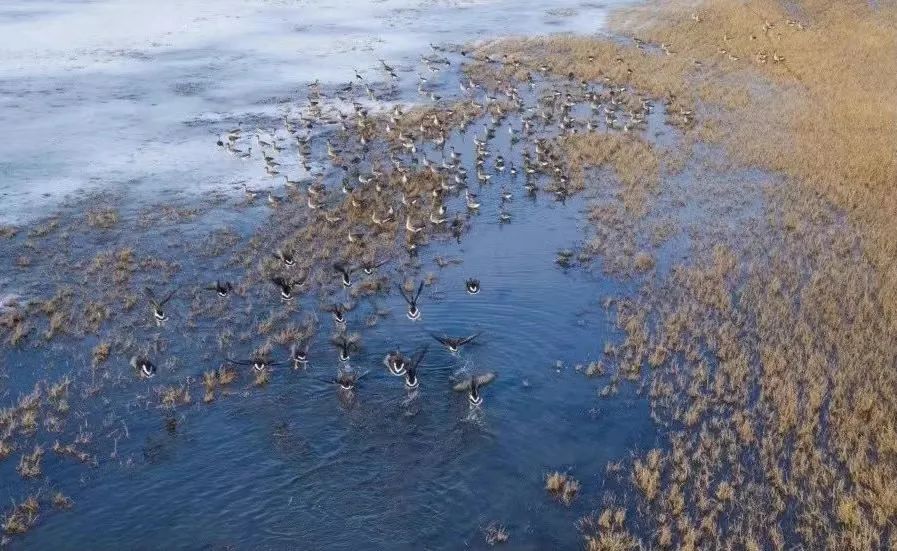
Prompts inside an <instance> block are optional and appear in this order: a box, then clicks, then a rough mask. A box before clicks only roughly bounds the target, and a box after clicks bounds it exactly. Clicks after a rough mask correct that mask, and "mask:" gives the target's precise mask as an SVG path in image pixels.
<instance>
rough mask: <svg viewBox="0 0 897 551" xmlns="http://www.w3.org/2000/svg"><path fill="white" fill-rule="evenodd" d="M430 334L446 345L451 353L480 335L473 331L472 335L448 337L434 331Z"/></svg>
mask: <svg viewBox="0 0 897 551" xmlns="http://www.w3.org/2000/svg"><path fill="white" fill-rule="evenodd" d="M430 336H431V337H433V338H434V339H436V340H437V341H438V342H439V344H441V345H442V346H444V347H446V348H447V349H448V351H449V352H451V353H452V354H456V353H457V352H458V351H460V350H461V347H462V346H464V345H465V344H468V343H470V342H473V340H474V339H476V338H477V337H478V336H480V334H479V333H474V334H473V335H470V336H468V337H448V336H442V337H440V336H439V335H437V334H435V333H431V334H430Z"/></svg>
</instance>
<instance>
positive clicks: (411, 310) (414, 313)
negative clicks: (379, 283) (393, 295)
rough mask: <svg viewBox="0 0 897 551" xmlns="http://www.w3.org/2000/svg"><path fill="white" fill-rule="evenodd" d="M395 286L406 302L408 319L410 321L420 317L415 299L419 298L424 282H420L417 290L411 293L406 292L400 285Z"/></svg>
mask: <svg viewBox="0 0 897 551" xmlns="http://www.w3.org/2000/svg"><path fill="white" fill-rule="evenodd" d="M396 287H398V288H399V292H400V293H402V298H404V299H405V302H407V303H408V319H410V320H411V321H416V320H418V319H420V308H418V307H417V299H419V298H420V294H421V292H422V291H423V290H424V282H423V281H421V282H420V285H419V286H418V287H417V292H416V293H414V294H413V295H412V294H410V293H408V294H406V293H405V289H404V288H402V287H401V286H400V285H396Z"/></svg>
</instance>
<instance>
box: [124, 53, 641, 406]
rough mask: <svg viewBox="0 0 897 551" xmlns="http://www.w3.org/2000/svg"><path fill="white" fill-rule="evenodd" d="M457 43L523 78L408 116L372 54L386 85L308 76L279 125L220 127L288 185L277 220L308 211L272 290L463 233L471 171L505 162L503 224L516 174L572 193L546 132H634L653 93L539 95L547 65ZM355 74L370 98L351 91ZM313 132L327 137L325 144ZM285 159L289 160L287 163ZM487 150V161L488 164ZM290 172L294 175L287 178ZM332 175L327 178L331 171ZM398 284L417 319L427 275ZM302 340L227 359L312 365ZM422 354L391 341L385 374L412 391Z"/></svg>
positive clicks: (348, 386) (342, 274)
mask: <svg viewBox="0 0 897 551" xmlns="http://www.w3.org/2000/svg"><path fill="white" fill-rule="evenodd" d="M433 49H434V52H435V53H434V54H433V55H431V56H422V57H421V63H422V65H423V66H424V67H426V71H427V73H429V75H435V74H437V73H440V72H441V71H443V70H444V69H445V68H446V67H448V66H450V65H451V62H450V61H449V60H448V59H447V58H445V57H444V56H441V55H439V54H441V53H445V52H446V51H447V50H446V49H445V48H443V47H440V46H433ZM459 53H460V54H461V56H462V57H464V58H466V59H471V58H474V59H476V61H478V62H481V63H486V64H493V65H496V64H497V65H502V66H504V68H506V69H507V70H508V71H510V72H512V73H515V74H519V73H520V72H521V71H524V75H525V76H524V77H523V78H522V80H518V79H516V78H507V79H506V80H505V79H503V78H501V77H498V78H495V79H494V80H493V81H491V82H488V83H487V82H483V83H480V84H477V83H475V82H474V81H473V79H472V78H471V77H465V78H464V79H462V80H461V81H460V82H459V90H460V92H461V94H462V95H463V98H462V99H461V101H463V102H464V105H465V106H466V107H465V108H460V107H459V108H457V109H456V108H454V107H452V106H447V107H444V108H440V109H434V110H431V111H423V112H415V111H409V112H407V113H406V112H403V111H402V110H401V109H400V107H399V106H398V105H393V106H391V108H390V106H384V105H383V104H382V102H381V100H380V99H379V98H378V93H381V90H382V93H383V95H394V94H395V93H396V91H397V86H396V85H395V83H394V81H397V80H398V79H399V74H398V72H397V70H396V68H395V67H392V66H390V65H388V64H387V63H385V62H383V61H381V65H382V69H383V71H384V72H385V73H386V75H387V76H388V77H389V79H390V80H392V81H393V83H392V84H383V83H371V82H368V81H367V80H366V79H365V77H364V76H363V75H362V74H361V73H359V72H358V71H357V70H356V71H355V81H354V82H349V83H348V84H346V85H345V86H342V87H339V88H338V89H337V90H336V93H335V98H326V97H325V94H324V92H323V87H322V85H321V84H320V83H319V82H314V83H311V84H310V85H309V92H308V99H307V105H306V106H304V108H300V109H299V110H298V112H294V111H293V107H292V106H291V107H290V108H288V109H287V110H286V111H285V112H284V113H283V128H282V129H280V130H277V129H275V130H271V131H264V130H262V129H260V128H256V130H255V131H246V130H244V129H243V127H242V125H241V126H238V127H237V128H234V129H232V130H230V131H228V132H227V133H225V134H224V135H222V136H220V138H219V139H218V141H217V144H218V146H219V147H221V148H222V149H223V150H225V151H226V152H228V153H230V154H232V155H234V156H237V157H239V158H243V159H258V158H260V159H262V160H263V162H264V171H265V173H266V174H267V176H269V177H271V178H274V179H275V181H278V180H279V181H282V182H283V184H284V187H285V191H286V194H285V195H283V196H279V195H276V194H275V191H274V190H273V189H271V188H270V186H269V190H268V191H267V199H268V204H269V206H271V207H272V208H274V209H284V210H281V212H283V213H285V214H283V216H284V217H285V218H287V219H290V218H295V217H297V216H299V212H300V211H302V214H301V215H302V216H304V217H305V221H306V224H305V227H303V228H302V229H301V230H299V231H297V232H296V233H295V235H293V237H292V241H290V239H289V238H285V239H284V240H283V241H284V243H283V244H282V246H280V247H277V248H275V249H274V250H273V257H274V261H275V262H274V263H273V266H272V267H270V268H268V269H266V270H267V271H266V274H265V275H266V277H267V279H268V280H269V281H270V282H271V284H273V285H274V286H275V288H276V289H277V290H278V292H279V295H280V298H281V300H284V301H289V300H291V299H293V298H294V296H295V295H296V292H297V289H303V288H307V287H308V284H309V281H310V279H311V278H310V274H311V272H312V271H313V270H318V272H319V273H321V272H329V273H331V274H332V276H330V278H328V277H327V276H324V278H323V279H324V280H338V282H339V283H338V285H341V286H342V287H343V288H344V289H346V290H347V291H348V290H349V289H350V288H352V286H353V285H354V284H355V280H354V279H353V275H354V274H356V273H357V272H359V271H362V272H363V273H364V274H365V275H366V276H371V275H373V274H374V273H375V272H376V270H377V269H378V268H380V267H381V266H383V265H385V264H386V263H387V262H389V261H390V258H389V257H390V256H394V254H393V252H392V251H391V250H390V249H391V247H393V246H398V243H400V242H403V243H404V248H405V251H406V252H407V253H408V254H409V256H412V257H413V256H415V255H416V253H417V247H418V245H419V244H421V243H423V242H425V239H426V236H428V235H433V234H439V233H444V232H446V233H450V234H451V235H453V236H454V237H455V238H457V239H458V241H459V242H460V236H461V232H462V231H463V229H464V228H465V227H466V221H465V217H464V214H466V216H467V217H469V216H470V215H471V214H476V213H477V212H478V211H479V209H480V206H481V199H480V197H479V195H478V194H477V193H476V192H475V191H474V190H473V189H472V187H471V184H470V180H471V179H472V178H471V174H470V173H471V172H472V173H473V175H474V176H475V179H476V182H477V183H478V184H479V186H480V187H483V186H486V185H488V184H490V181H491V180H492V178H493V175H495V174H501V175H504V174H505V173H506V171H507V176H508V180H510V182H509V184H510V185H511V187H509V184H507V183H506V184H505V185H504V186H503V187H502V189H501V191H500V193H499V200H500V202H501V204H502V208H501V209H500V210H499V222H501V223H506V222H509V221H510V220H511V213H510V211H508V210H506V209H505V208H504V205H505V203H507V202H508V201H510V200H511V199H512V197H513V196H514V192H513V185H514V183H515V182H518V181H519V180H522V186H521V187H522V190H523V191H524V192H525V193H527V194H529V195H535V193H536V192H537V191H538V190H539V184H540V183H543V181H544V180H548V183H547V184H545V185H544V187H543V189H544V190H545V191H548V192H551V193H553V194H554V195H555V196H556V198H558V199H561V200H562V199H563V198H565V197H567V196H568V194H570V193H572V191H573V190H572V189H571V181H570V177H569V172H570V171H569V169H568V167H567V166H566V163H565V161H564V157H563V155H561V154H559V153H558V152H557V151H555V150H554V149H553V146H552V143H551V141H550V139H549V137H550V135H551V133H552V132H554V133H556V134H573V133H576V132H582V131H586V132H591V131H594V130H596V129H598V128H599V126H602V118H603V126H604V127H605V128H606V129H608V130H609V131H611V130H619V131H626V132H628V131H635V130H639V129H644V128H646V125H647V116H648V114H649V113H651V111H652V108H653V106H652V103H651V101H650V100H649V99H647V98H644V97H640V96H638V95H636V94H633V93H631V92H629V91H627V90H626V88H624V87H617V86H612V85H610V83H609V82H606V83H604V84H603V85H599V87H598V88H595V87H593V86H592V85H590V84H588V83H586V82H580V83H575V82H573V83H564V82H561V83H560V84H559V85H556V86H555V87H553V88H551V89H550V90H548V91H547V93H546V92H544V91H543V93H542V94H541V96H540V95H539V94H538V93H537V87H536V80H535V78H534V76H533V71H535V72H537V73H542V74H543V75H544V74H545V73H547V72H548V69H549V68H548V67H547V66H544V65H539V66H537V67H526V66H524V65H523V64H522V63H521V62H519V61H516V60H511V59H507V58H505V59H494V58H492V57H489V56H479V57H474V56H472V55H471V54H470V53H469V52H466V51H463V50H461V51H460V52H459ZM499 74H500V73H499ZM429 75H428V76H425V74H418V86H417V90H418V93H419V94H420V95H422V96H428V97H429V98H430V99H431V100H432V101H434V102H438V101H439V100H440V99H441V96H439V95H437V94H436V91H437V88H436V87H435V86H431V81H434V82H435V81H436V79H435V78H434V77H432V76H429ZM358 85H360V86H361V87H362V88H363V89H364V92H365V94H366V96H367V98H368V99H369V100H370V101H371V102H373V104H374V107H376V109H374V108H372V107H371V106H370V105H365V104H363V103H362V102H361V101H359V100H358V99H357V98H358V96H357V95H355V96H353V95H352V94H353V93H356V86H358ZM518 85H520V86H522V87H523V88H524V90H523V91H522V90H521V88H520V87H518ZM384 86H385V87H386V89H385V90H383V87H384ZM527 89H528V90H527ZM327 99H334V100H336V101H334V102H333V104H339V103H342V104H348V103H351V105H352V111H351V112H345V111H343V110H339V109H335V108H331V110H328V111H325V108H324V105H325V101H326V100H327ZM530 99H535V105H527V102H528V101H529V100H530ZM582 103H585V104H587V105H588V106H589V108H588V109H587V110H586V109H584V111H586V113H585V114H584V116H583V115H579V114H578V111H577V106H578V105H580V104H582ZM602 115H603V117H602ZM478 119H483V120H484V123H483V127H482V134H480V132H476V135H475V137H474V138H473V145H474V148H473V149H474V163H473V165H472V166H471V168H470V169H468V168H467V167H466V166H465V164H466V163H465V162H464V161H463V153H462V152H460V151H458V150H457V149H456V147H455V146H454V145H451V144H450V140H449V136H450V134H451V133H452V132H454V131H456V130H458V129H461V131H464V130H466V129H467V128H468V127H469V126H470V125H471V124H473V123H474V122H475V121H476V120H478ZM499 130H505V131H506V132H507V136H508V142H509V143H510V146H511V147H514V146H515V145H516V144H518V143H519V142H520V141H521V139H523V140H524V147H523V148H522V154H521V157H520V158H521V159H522V164H521V165H517V164H516V163H515V162H514V161H513V160H507V159H505V158H504V156H503V155H501V154H493V151H492V149H491V147H490V144H491V143H493V142H494V140H495V138H496V135H497V132H498V131H499ZM316 131H317V132H316ZM321 142H324V144H323V145H324V147H323V148H322V147H321ZM530 144H533V145H534V148H533V150H531V149H530V148H529V147H528V146H529V145H530ZM316 147H317V152H318V154H319V158H317V159H316V158H315V151H316V150H315V148H316ZM325 148H326V149H325ZM322 150H324V151H322ZM325 152H326V153H325ZM322 153H325V154H326V159H327V161H329V164H330V165H331V169H326V168H325V169H322V168H321V167H320V165H321V164H326V162H327V161H324V162H323V163H322V162H320V161H322V160H323V156H324V155H322ZM434 155H435V156H436V158H435V159H434V158H433V156H434ZM290 158H294V159H295V161H294V162H293V163H292V166H291V163H290V161H289V159H290ZM490 158H491V159H492V160H491V163H489V165H491V167H488V166H487V160H488V159H490ZM390 167H391V169H390ZM490 168H491V169H490ZM291 170H295V171H298V172H299V173H300V174H304V176H303V177H302V178H298V179H295V178H291V177H290V174H289V171H291ZM333 174H336V178H332V177H333ZM328 177H330V178H332V179H333V180H336V181H338V182H339V183H338V185H335V182H332V183H331V184H330V185H328V183H327V180H328ZM502 179H504V178H502ZM242 187H243V189H244V191H245V193H246V196H247V200H248V201H253V200H255V199H256V198H257V197H258V196H259V195H263V194H264V193H265V192H262V191H260V190H256V189H251V188H249V187H248V186H247V185H246V184H245V183H244V184H243V185H242ZM462 192H463V203H462V205H460V209H459V211H458V212H457V213H455V215H454V216H452V215H451V214H450V213H449V205H448V202H449V201H450V199H451V198H452V197H458V196H460V195H462ZM402 219H404V220H402ZM400 220H402V221H400ZM325 238H329V239H331V240H332V242H335V243H339V244H340V246H341V247H340V249H339V250H335V251H329V250H328V251H327V252H326V253H320V251H318V252H317V253H316V252H315V249H316V247H315V243H319V242H320V241H321V240H322V239H325ZM297 251H302V253H301V254H300V253H297ZM383 253H385V255H386V256H387V258H386V259H385V260H383V259H380V260H378V259H377V257H378V255H379V256H382V255H383ZM316 254H317V255H318V256H316ZM334 259H336V261H335V262H334ZM234 288H235V286H234V285H233V284H232V283H230V282H228V281H216V282H215V283H214V284H212V285H209V286H207V287H205V290H208V291H213V292H215V293H216V294H217V295H218V296H219V297H221V298H226V297H228V296H229V295H230V294H231V293H232V292H233V290H234ZM396 288H397V289H398V290H399V293H400V294H401V296H402V297H403V299H404V300H405V302H406V304H407V317H408V319H409V320H411V321H416V320H418V319H420V317H421V309H420V300H421V293H422V291H423V288H424V282H423V281H421V282H420V284H419V285H416V286H415V287H411V288H407V289H406V288H405V287H403V286H400V285H396ZM465 288H466V291H467V293H469V294H471V295H475V294H477V293H479V291H480V283H479V281H478V280H476V279H468V280H467V281H466V282H465ZM173 296H174V293H173V292H172V293H169V294H167V295H164V296H156V295H155V294H154V293H153V292H152V291H151V290H149V289H147V297H148V300H149V304H150V307H151V312H152V315H153V318H154V319H155V321H156V323H158V324H161V323H163V322H164V321H165V320H166V319H167V316H166V313H165V306H166V303H168V301H169V300H171V298H172V297H173ZM324 310H325V311H326V312H328V313H329V314H331V316H332V317H333V321H334V322H335V324H336V325H337V327H338V328H339V329H340V330H339V333H338V334H337V336H335V337H334V338H333V339H332V344H333V345H334V346H335V347H336V349H337V351H338V357H339V361H340V367H339V369H338V371H337V374H336V376H335V377H334V378H332V379H325V381H326V382H328V383H333V384H335V385H337V386H338V388H339V389H340V390H341V391H343V392H348V393H351V392H353V391H354V390H355V388H356V387H357V385H358V383H359V381H360V380H361V379H362V378H363V377H364V376H365V375H367V373H368V372H367V371H365V372H359V371H357V370H355V369H353V368H352V367H350V366H349V364H348V361H349V358H350V356H351V355H352V353H353V352H354V351H355V350H356V349H357V348H358V342H357V337H354V336H351V335H350V334H349V333H348V332H347V331H346V330H345V327H346V324H347V317H346V310H347V308H346V307H344V306H343V305H342V304H332V305H329V306H326V307H324ZM433 336H434V338H436V340H437V341H438V342H439V343H440V344H441V345H443V346H445V347H446V348H447V349H448V350H449V351H450V352H451V353H452V354H456V353H458V351H459V350H460V349H461V348H462V347H463V346H465V345H467V344H469V343H471V342H473V341H474V340H475V339H476V337H477V336H478V334H474V335H470V336H465V337H457V338H456V337H444V336H439V335H433ZM308 346H309V345H308V342H296V343H293V344H292V345H291V346H290V347H289V357H288V359H287V360H285V361H283V362H278V361H275V360H273V359H272V358H271V357H270V356H269V354H268V353H265V354H256V355H254V356H253V357H251V358H249V359H247V360H233V359H229V360H228V363H231V364H234V365H245V366H251V367H252V368H253V369H254V370H256V371H258V372H263V371H265V370H266V369H268V368H269V367H271V366H275V365H279V364H286V363H290V364H292V365H293V367H294V368H297V369H301V368H304V367H305V366H306V365H307V363H308ZM426 353H427V347H426V346H424V347H422V348H420V349H419V350H418V351H417V352H415V353H414V354H412V355H411V356H410V357H406V356H404V355H403V354H402V353H400V352H399V351H397V350H396V351H392V352H389V353H388V354H387V355H386V357H385V358H384V360H383V363H384V365H385V367H386V369H387V371H388V373H389V374H391V375H393V376H396V377H403V378H404V383H405V387H406V388H407V389H408V390H409V391H413V390H415V389H417V387H418V386H419V379H418V369H419V368H420V366H421V362H422V361H423V359H424V357H425V355H426ZM131 364H132V366H133V367H134V368H135V369H136V370H137V372H138V374H139V375H140V376H142V377H152V376H153V375H154V374H155V372H156V366H155V365H154V364H153V363H152V362H151V361H150V359H149V358H147V357H144V356H134V357H133V358H132V360H131ZM494 379H495V373H493V372H486V373H478V374H468V375H466V376H465V377H464V378H463V379H461V380H456V381H455V382H454V385H453V389H454V390H455V391H458V392H466V393H467V397H468V400H469V402H470V404H471V406H479V405H480V404H481V403H482V396H481V394H480V389H481V388H482V387H483V386H485V385H487V384H489V383H490V382H492V381H493V380H494Z"/></svg>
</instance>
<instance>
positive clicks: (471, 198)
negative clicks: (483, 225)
mask: <svg viewBox="0 0 897 551" xmlns="http://www.w3.org/2000/svg"><path fill="white" fill-rule="evenodd" d="M464 197H465V199H466V201H467V208H469V209H470V210H476V209H478V208H480V203H479V202H477V196H476V194H475V193H471V192H470V191H468V190H464Z"/></svg>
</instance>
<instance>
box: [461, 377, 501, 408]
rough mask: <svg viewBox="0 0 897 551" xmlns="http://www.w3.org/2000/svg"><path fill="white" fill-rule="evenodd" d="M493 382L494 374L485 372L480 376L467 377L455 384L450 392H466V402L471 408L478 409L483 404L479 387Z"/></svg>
mask: <svg viewBox="0 0 897 551" xmlns="http://www.w3.org/2000/svg"><path fill="white" fill-rule="evenodd" d="M494 380H495V373H493V372H491V371H490V372H487V373H483V374H482V375H476V376H471V377H468V378H467V379H464V380H463V381H461V382H459V383H457V384H455V386H453V387H452V390H454V391H455V392H467V401H469V402H470V406H471V407H479V406H480V405H481V404H482V403H483V397H482V396H480V387H483V386H486V385H488V384H489V383H491V382H492V381H494Z"/></svg>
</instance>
